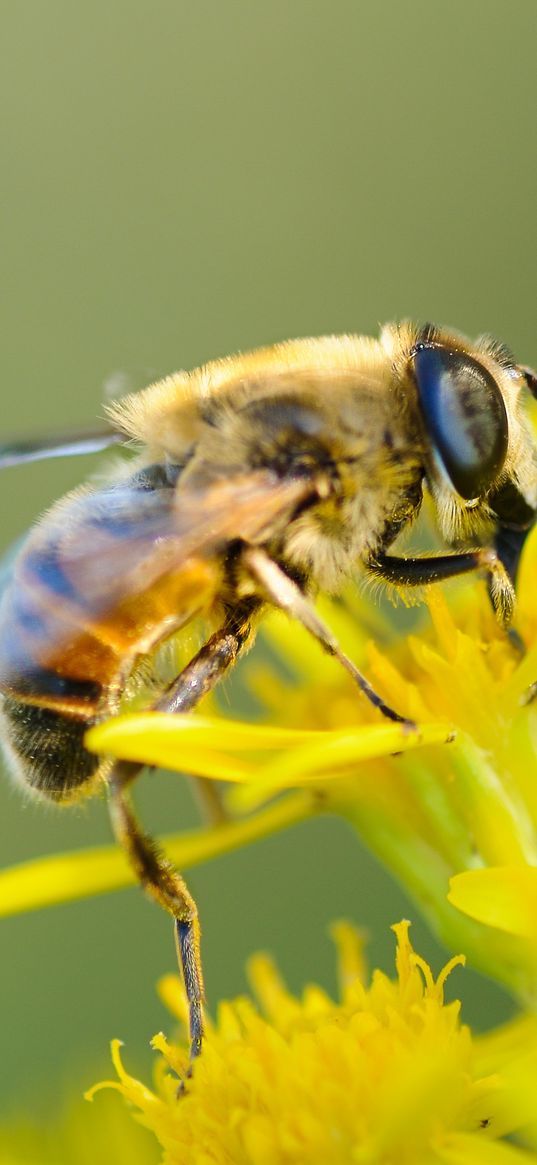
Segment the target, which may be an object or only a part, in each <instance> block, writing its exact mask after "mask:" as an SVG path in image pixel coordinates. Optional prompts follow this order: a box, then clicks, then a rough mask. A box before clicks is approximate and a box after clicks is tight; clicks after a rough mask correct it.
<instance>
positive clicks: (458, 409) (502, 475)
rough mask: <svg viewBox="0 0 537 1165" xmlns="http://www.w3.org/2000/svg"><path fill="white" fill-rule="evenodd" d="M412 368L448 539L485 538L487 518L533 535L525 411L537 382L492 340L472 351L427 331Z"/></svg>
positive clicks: (535, 466) (531, 454) (535, 455)
mask: <svg viewBox="0 0 537 1165" xmlns="http://www.w3.org/2000/svg"><path fill="white" fill-rule="evenodd" d="M408 368H409V371H410V376H411V379H412V381H413V382H414V385H415V389H416V395H417V403H418V410H419V414H420V418H421V424H422V428H423V431H424V434H425V438H426V440H425V446H426V449H427V457H428V464H427V466H426V473H427V478H428V481H429V484H430V486H431V491H432V493H433V496H434V497H435V500H436V503H437V508H438V511H439V517H440V523H441V525H442V526H443V529H444V533H445V535H446V536H447V537H448V538H450V539H452V540H455V539H456V538H458V537H471V536H472V534H473V533H475V534H479V533H480V524H481V523H483V522H486V520H487V518H488V519H489V521H490V520H492V521H494V520H496V522H497V523H499V524H501V525H512V526H513V528H515V527H516V528H517V529H520V528H524V529H527V528H529V526H530V525H532V524H533V522H534V521H535V512H536V506H537V450H536V444H535V439H534V436H533V433H532V431H531V429H530V427H529V425H528V423H527V421H526V419H525V417H524V416H523V413H522V411H521V409H520V403H519V397H520V393H521V389H523V388H525V387H527V388H529V389H530V391H531V392H532V394H533V395H534V396H537V377H536V376H535V374H534V373H533V372H531V371H530V370H529V369H527V368H524V367H522V366H520V365H517V364H516V363H515V361H514V359H513V357H512V356H511V354H510V353H509V352H508V350H507V349H506V348H504V347H503V346H502V345H499V344H496V343H495V342H494V341H491V340H490V339H489V338H488V337H485V338H482V339H480V340H478V341H477V342H476V344H475V345H470V344H469V343H468V341H466V340H463V338H462V337H460V336H456V335H452V334H450V333H443V332H441V331H440V330H438V329H436V328H433V327H432V326H430V325H429V326H427V327H426V328H424V329H421V331H420V332H419V333H418V334H417V337H416V339H415V342H414V344H413V346H412V348H411V350H410V354H409V363H408Z"/></svg>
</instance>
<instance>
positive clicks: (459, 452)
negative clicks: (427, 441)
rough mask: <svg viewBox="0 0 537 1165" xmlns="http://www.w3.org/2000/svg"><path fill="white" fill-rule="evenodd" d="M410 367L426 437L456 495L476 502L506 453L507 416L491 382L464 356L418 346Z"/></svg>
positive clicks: (496, 472) (485, 373) (485, 489)
mask: <svg viewBox="0 0 537 1165" xmlns="http://www.w3.org/2000/svg"><path fill="white" fill-rule="evenodd" d="M412 361H413V365H414V374H415V377H416V384H417V387H418V398H419V403H420V408H421V411H422V414H423V417H424V420H425V424H426V427H427V432H428V434H429V436H430V438H431V441H432V444H433V447H434V449H435V451H436V453H437V454H438V456H439V458H440V460H441V462H442V465H443V466H444V469H445V471H446V473H447V475H448V477H449V479H450V481H451V482H452V484H453V486H454V488H455V489H456V491H457V493H458V494H460V495H461V497H463V498H467V499H471V498H477V497H481V496H482V495H483V494H484V493H486V491H487V489H488V488H489V487H490V485H491V484H492V482H493V481H494V480H495V478H496V477H497V476H498V473H499V472H500V470H501V468H502V465H503V463H504V461H505V455H506V453H507V413H506V411H505V405H504V403H503V397H502V395H501V392H500V390H499V388H498V385H497V384H496V381H495V380H494V377H493V376H492V375H491V374H490V372H488V371H487V369H486V368H484V367H483V365H482V364H479V362H478V361H477V360H474V358H473V356H469V355H467V353H466V352H457V351H449V349H447V348H442V347H441V346H440V345H438V344H436V345H435V344H429V345H427V344H420V345H418V346H417V347H416V349H415V351H414V353H413V355H412Z"/></svg>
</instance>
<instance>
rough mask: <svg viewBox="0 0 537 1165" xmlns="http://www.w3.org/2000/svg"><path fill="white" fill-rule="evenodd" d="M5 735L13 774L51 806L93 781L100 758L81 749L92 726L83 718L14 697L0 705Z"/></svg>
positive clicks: (70, 797)
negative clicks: (42, 796)
mask: <svg viewBox="0 0 537 1165" xmlns="http://www.w3.org/2000/svg"><path fill="white" fill-rule="evenodd" d="M2 720H3V729H4V732H3V735H4V739H5V742H6V750H7V753H8V755H9V756H10V759H11V760H12V761H13V763H14V768H15V771H16V772H17V773H18V774H19V775H20V776H21V777H22V779H23V781H24V783H25V784H26V785H27V786H29V787H30V788H31V789H34V790H35V791H36V792H39V793H42V794H43V795H44V796H46V797H49V798H51V799H52V800H54V801H66V800H71V799H73V798H74V797H76V796H77V794H78V793H79V792H82V790H83V787H84V786H85V785H87V783H88V782H89V781H92V780H93V779H94V778H97V777H98V775H99V769H100V768H102V763H103V762H102V757H98V756H95V755H94V754H93V753H90V752H88V751H87V749H86V748H85V747H84V735H85V733H86V732H87V730H88V728H90V727H91V724H92V723H93V717H92V715H91V713H90V711H89V709H88V712H87V715H80V713H79V714H78V715H74V714H73V713H72V712H71V713H69V712H68V711H67V710H66V709H65V708H63V709H61V710H60V709H58V708H54V707H53V706H49V707H43V706H41V705H40V704H34V703H28V702H27V700H25V699H21V698H18V697H17V696H15V695H4V697H3V700H2Z"/></svg>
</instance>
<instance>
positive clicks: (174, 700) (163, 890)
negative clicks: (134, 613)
mask: <svg viewBox="0 0 537 1165" xmlns="http://www.w3.org/2000/svg"><path fill="white" fill-rule="evenodd" d="M256 606H259V602H258V601H257V600H256V601H255V602H254V601H253V600H252V602H248V603H246V602H245V603H244V604H243V605H242V607H238V608H237V610H236V611H235V612H234V614H233V616H230V618H229V619H228V621H227V622H226V623H225V624H224V626H223V627H222V628H221V630H220V631H217V632H216V633H215V634H214V635H212V636H211V638H210V639H209V640H208V642H207V643H206V644H205V646H204V647H202V648H201V650H200V651H198V653H197V655H195V656H194V659H192V660H191V662H190V663H189V664H188V665H187V667H186V668H184V670H183V671H182V672H181V675H180V676H178V677H177V679H175V680H174V681H173V683H172V684H171V686H170V688H169V689H168V691H167V692H166V693H165V695H164V696H163V697H162V698H161V699H160V700H159V701H158V703H156V704H155V705H154V708H155V709H156V710H158V711H160V712H162V711H166V712H188V711H190V710H191V709H192V708H194V707H195V705H196V704H197V703H198V701H199V700H200V699H201V697H202V696H204V695H205V694H206V693H207V692H209V691H210V690H211V689H212V688H213V687H214V685H215V684H216V683H217V681H218V680H219V679H220V677H221V676H222V675H223V674H224V673H225V672H226V671H227V669H228V668H229V667H230V666H231V665H232V664H233V663H234V662H235V660H236V659H237V656H238V655H239V653H240V652H241V650H242V649H243V648H244V647H245V646H246V644H247V643H248V641H249V639H250V636H251V633H252V631H251V625H250V617H251V615H252V613H253V611H254V610H255V608H256ZM144 767H145V766H144V765H142V764H138V763H136V762H134V761H118V762H117V763H116V764H115V765H114V768H113V769H112V772H111V773H110V775H109V777H108V786H109V790H110V817H111V821H112V827H113V830H114V833H115V836H116V839H117V841H118V843H119V845H120V846H121V847H122V849H123V850H124V851H125V853H126V854H127V857H128V859H129V862H130V864H131V866H132V868H133V870H134V872H135V874H136V877H137V878H138V880H139V881H140V882H141V883H142V885H143V887H144V889H145V890H146V891H147V893H148V894H149V895H150V897H151V898H153V899H154V901H155V902H158V903H159V905H160V906H163V907H164V909H165V910H167V911H168V913H169V914H171V916H172V918H173V920H174V930H175V939H176V944H177V953H178V957H179V963H180V966H181V970H182V972H183V979H184V984H185V990H186V994H187V999H188V1004H189V1027H190V1058H191V1060H193V1059H194V1058H195V1057H196V1056H197V1055H199V1052H200V1049H201V1042H202V1037H203V973H202V967H201V955H200V927H199V920H198V911H197V908H196V903H195V902H194V899H193V898H192V895H191V894H190V891H189V890H188V887H187V885H186V883H185V882H184V880H183V878H182V877H181V875H180V874H179V873H178V872H177V871H176V870H175V869H174V867H173V866H172V865H171V863H170V862H169V861H168V860H167V858H166V857H165V856H164V854H163V853H162V852H161V851H160V850H159V848H158V846H157V845H156V844H155V842H154V841H153V839H152V838H151V837H149V836H148V835H147V834H146V833H144V831H143V829H142V827H141V825H140V824H139V822H138V820H137V817H136V814H135V812H134V809H133V807H132V803H131V800H130V796H129V793H128V786H129V785H130V784H131V783H132V781H133V780H134V779H135V777H137V776H138V774H139V773H140V772H141V770H142V769H143V768H144Z"/></svg>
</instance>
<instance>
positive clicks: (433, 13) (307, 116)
mask: <svg viewBox="0 0 537 1165" xmlns="http://www.w3.org/2000/svg"><path fill="white" fill-rule="evenodd" d="M0 11H1V15H2V43H1V46H0V54H1V61H2V63H1V69H0V87H1V107H2V110H3V128H2V172H3V182H2V186H3V215H2V223H1V231H2V239H1V253H2V268H3V271H2V280H1V295H2V313H1V314H2V323H3V329H2V330H3V342H2V349H1V360H2V381H1V383H2V390H1V391H2V416H1V428H2V433H5V434H12V433H21V434H22V433H32V432H33V431H34V430H36V429H37V430H39V429H42V428H45V429H54V428H55V427H56V426H65V425H66V424H68V423H70V422H75V423H78V422H85V421H88V420H91V419H93V418H94V417H95V416H96V415H98V414H99V412H100V402H101V399H102V396H103V392H104V389H103V386H104V384H105V382H106V381H107V380H108V379H109V378H110V377H111V376H112V375H113V374H114V373H116V372H118V371H119V372H121V373H122V374H124V375H125V376H126V378H127V384H128V385H132V386H134V387H138V386H140V385H141V384H143V383H145V382H147V381H149V380H151V379H153V378H154V377H155V376H157V375H161V374H164V373H167V372H169V371H172V370H173V369H175V368H177V367H190V366H193V365H195V364H198V363H199V362H201V361H203V360H206V359H209V358H211V357H213V356H218V355H222V354H225V353H228V352H231V351H233V350H235V349H237V348H248V347H251V346H255V345H258V344H263V343H270V342H272V341H274V340H276V339H281V338H285V337H289V336H297V335H304V334H317V333H323V332H330V331H335V332H343V331H360V332H366V333H368V332H373V333H375V332H376V331H377V329H378V324H379V322H383V321H385V320H389V319H394V318H401V317H406V316H410V317H415V318H417V319H419V320H425V319H433V320H435V321H437V322H439V323H445V324H448V325H453V326H455V327H459V328H461V330H463V331H465V332H467V333H468V334H470V335H471V334H476V333H479V332H480V331H483V330H488V331H491V332H492V333H494V334H496V335H498V336H499V337H500V338H502V339H504V340H505V341H506V342H507V343H508V344H510V345H511V346H512V347H513V348H514V350H515V351H516V352H517V354H518V355H519V358H520V359H521V360H524V361H527V362H529V363H531V362H533V363H534V364H535V363H537V337H536V335H535V327H534V321H535V306H534V303H535V278H534V271H535V265H536V264H535V260H536V250H537V239H536V231H535V209H536V205H537V198H536V195H537V189H536V179H537V165H536V101H535V36H536V31H537V29H536V24H537V8H536V6H535V0H512V2H511V3H510V4H509V5H506V4H505V3H501V2H500V0H488V2H487V3H486V4H483V3H477V2H475V0H470V2H469V0H451V2H450V3H449V4H438V3H436V2H435V0H423V2H418V0H408V2H407V3H405V4H398V3H395V2H386V0H384V2H380V0H354V2H351V0H330V2H328V0H270V2H269V3H255V2H250V3H247V2H246V0H242V2H238V0H196V2H195V3H187V2H186V0H151V2H149V0H147V2H143V0H113V3H111V4H110V3H104V2H103V0H93V3H92V4H91V5H89V4H76V5H73V4H72V3H71V2H70V0H47V3H46V4H44V3H40V2H39V0H26V3H23V4H18V5H17V4H13V3H10V2H9V0H3V3H2V4H1V5H0ZM95 465H96V462H95V460H90V459H81V460H80V461H78V462H74V461H71V462H65V463H63V464H54V463H51V464H50V465H46V464H45V465H40V466H31V467H28V468H19V469H18V470H11V471H5V472H4V473H3V474H2V480H1V495H0V496H1V498H2V503H1V512H2V526H1V539H2V543H3V544H4V545H5V546H6V547H7V546H9V544H10V542H11V541H12V540H13V539H14V538H16V537H17V536H18V535H19V534H20V532H21V531H23V530H24V529H25V527H27V526H28V524H29V523H30V522H31V521H32V520H33V519H34V517H35V516H36V514H38V513H39V512H40V510H42V509H43V507H44V506H46V505H47V504H48V503H50V502H51V501H52V500H53V499H54V498H55V497H57V496H58V495H60V494H61V493H62V492H64V491H65V490H66V489H68V488H70V487H72V486H73V485H74V484H75V483H76V482H77V481H79V480H81V479H83V477H84V476H85V475H86V474H87V473H89V472H91V471H93V470H94V468H95ZM139 803H140V805H141V808H142V812H143V815H144V818H145V821H146V822H147V823H148V824H150V825H151V826H152V828H154V829H159V830H168V831H169V830H172V829H175V828H181V827H182V826H183V825H185V826H186V825H189V824H193V823H194V821H195V820H196V816H195V808H194V805H193V802H192V799H191V796H190V793H189V790H188V787H187V782H186V781H182V780H181V779H180V778H177V777H174V778H171V777H169V778H166V777H159V778H153V779H149V778H145V780H144V782H143V788H142V789H141V791H140V797H139ZM0 805H1V810H0V813H1V817H0V864H1V865H7V864H8V863H10V862H14V861H17V860H21V859H24V858H26V857H32V856H35V855H37V854H40V853H46V852H53V851H55V850H58V849H64V848H70V847H74V846H83V845H88V844H97V843H100V842H104V841H107V840H108V838H109V836H110V832H109V826H108V822H107V815H106V807H105V805H104V804H103V803H99V802H96V803H91V804H88V805H82V806H80V807H79V808H76V809H72V810H63V811H54V810H52V809H51V808H47V807H43V806H42V805H38V804H33V803H27V802H25V801H24V799H23V798H22V797H21V796H20V794H19V792H18V790H15V789H14V788H12V786H11V785H10V784H9V782H8V781H7V780H6V781H5V782H3V784H2V788H1V791H0ZM189 882H190V884H191V887H192V889H193V891H194V893H195V895H196V898H197V901H198V903H199V907H200V911H201V916H202V920H203V927H204V942H203V949H204V960H205V966H206V974H207V981H208V994H209V1000H210V1002H211V1003H212V1004H214V1003H215V1001H216V1000H217V999H218V998H219V997H220V996H222V995H226V994H230V993H236V992H237V991H240V990H242V989H243V987H244V960H245V958H246V956H247V955H248V953H249V952H250V951H251V950H252V949H254V948H256V947H259V946H263V947H268V948H270V949H271V950H272V951H273V952H274V953H275V955H276V956H277V958H278V960H279V962H280V964H281V966H282V968H283V970H284V972H285V974H286V975H287V977H288V979H289V981H290V983H291V985H292V986H293V987H294V988H298V987H299V986H300V984H302V983H303V982H304V980H305V979H307V978H308V977H313V976H314V977H315V978H317V979H320V980H321V981H322V982H325V983H326V984H328V985H329V986H332V985H333V958H332V952H331V950H330V944H329V941H328V939H327V937H326V930H327V924H328V922H329V920H330V919H332V918H334V917H337V916H340V915H347V916H349V917H352V918H354V919H355V920H356V921H357V922H358V923H360V925H363V926H365V927H367V928H368V929H369V930H370V932H371V934H372V943H371V948H370V954H371V959H372V961H374V962H375V963H380V964H381V965H383V966H384V967H385V968H390V967H391V964H392V948H393V942H392V937H391V936H390V934H389V931H388V926H389V924H390V923H391V922H393V921H395V920H397V919H399V918H400V917H401V916H402V915H409V914H410V916H411V917H413V918H415V916H416V912H415V910H414V908H413V907H411V906H410V905H409V904H408V903H407V902H406V901H405V899H404V897H403V895H402V894H401V892H400V891H399V889H398V888H397V887H395V886H394V885H393V883H392V882H391V880H390V879H389V878H388V877H387V875H385V874H384V873H383V871H382V870H379V868H378V867H377V865H376V864H375V863H374V862H373V860H372V859H371V858H370V857H369V856H368V855H367V853H365V852H360V849H359V847H358V844H357V842H356V839H355V838H354V836H353V835H352V834H351V833H350V831H349V830H348V828H346V827H345V826H344V824H343V823H338V822H336V821H333V820H326V821H320V820H319V821H315V822H312V823H309V824H306V825H304V826H302V827H300V828H298V829H295V830H294V831H291V832H289V833H287V834H286V835H282V836H280V837H277V838H273V839H271V840H267V841H266V842H264V843H263V844H261V845H258V846H257V847H255V849H252V850H246V851H244V852H242V853H238V854H235V855H233V856H231V857H228V858H226V859H225V860H220V861H218V862H214V863H212V864H210V865H208V866H206V867H205V868H203V869H198V870H196V871H194V872H193V874H192V875H191V877H190V878H189ZM413 933H414V939H415V942H416V944H417V945H418V946H419V947H421V949H423V950H424V952H425V953H428V954H429V955H430V956H431V958H432V959H433V961H434V963H435V966H436V967H438V966H439V963H440V960H441V958H442V955H441V952H440V951H439V950H438V949H437V948H436V947H435V945H434V943H433V942H432V940H431V939H430V937H429V936H428V935H427V932H426V931H425V928H424V927H423V926H422V925H420V924H419V921H418V920H417V919H416V925H415V928H414V932H413ZM0 951H1V959H0V1011H1V1015H0V1030H1V1033H2V1036H1V1047H2V1054H1V1057H0V1075H1V1076H2V1080H1V1083H0V1107H1V1108H3V1109H4V1110H8V1111H13V1110H14V1109H17V1108H18V1109H19V1110H20V1108H21V1107H25V1108H26V1109H27V1110H28V1111H32V1112H33V1113H36V1114H37V1113H39V1112H41V1111H45V1110H50V1109H51V1108H53V1107H54V1106H55V1105H56V1104H57V1103H59V1100H60V1099H61V1097H62V1096H63V1094H64V1092H65V1091H66V1090H68V1089H75V1090H76V1089H79V1088H80V1087H82V1085H83V1084H88V1083H89V1082H91V1081H92V1080H93V1079H94V1078H95V1077H96V1076H98V1075H99V1074H100V1073H102V1072H104V1073H105V1074H106V1075H108V1040H109V1038H110V1037H112V1036H116V1035H118V1036H121V1037H122V1038H123V1039H124V1040H125V1041H126V1044H127V1053H126V1056H127V1063H128V1064H129V1065H130V1066H132V1067H137V1068H141V1069H142V1070H146V1069H147V1065H148V1063H149V1056H150V1053H149V1051H148V1040H149V1038H150V1036H151V1035H152V1034H153V1032H154V1031H156V1030H158V1029H159V1028H161V1027H163V1026H165V1025H166V1022H167V1021H166V1017H165V1014H164V1011H163V1009H162V1008H161V1006H160V1004H159V1003H158V1001H157V1000H156V997H155V994H154V982H155V980H156V979H157V977H158V976H159V975H160V974H161V973H163V972H164V971H167V970H169V969H170V968H173V967H174V952H173V946H172V939H171V928H170V926H169V924H168V920H167V919H166V917H165V916H164V915H161V913H160V912H159V911H158V910H157V909H156V908H155V907H153V906H152V905H150V904H149V903H148V902H146V901H145V900H144V898H143V895H142V893H141V892H139V891H137V890H132V891H128V892H124V893H121V894H119V893H118V894H114V895H111V896H110V897H109V898H101V899H96V900H92V901H88V902H84V903H82V904H80V905H76V906H69V907H62V908H57V909H54V910H49V911H47V912H44V913H42V914H29V915H26V916H24V917H21V918H16V919H13V920H9V921H2V922H0ZM454 990H461V991H462V992H463V996H464V1000H465V1009H466V1010H465V1014H466V1015H467V1017H468V1018H470V1019H472V1020H474V1021H475V1022H477V1023H479V1024H481V1025H484V1026H487V1025H488V1024H489V1023H490V1022H492V1020H493V1019H494V1018H495V1017H497V1016H500V1015H505V1014H506V1012H507V1009H508V1004H507V1003H506V1001H505V1000H504V999H503V998H502V996H501V995H500V992H499V991H498V990H497V989H495V988H493V987H492V986H491V985H490V984H487V983H485V982H484V981H482V980H478V979H477V977H472V975H471V974H466V973H465V978H464V981H462V980H461V978H460V976H459V978H458V981H457V984H456V986H455V988H454Z"/></svg>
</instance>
